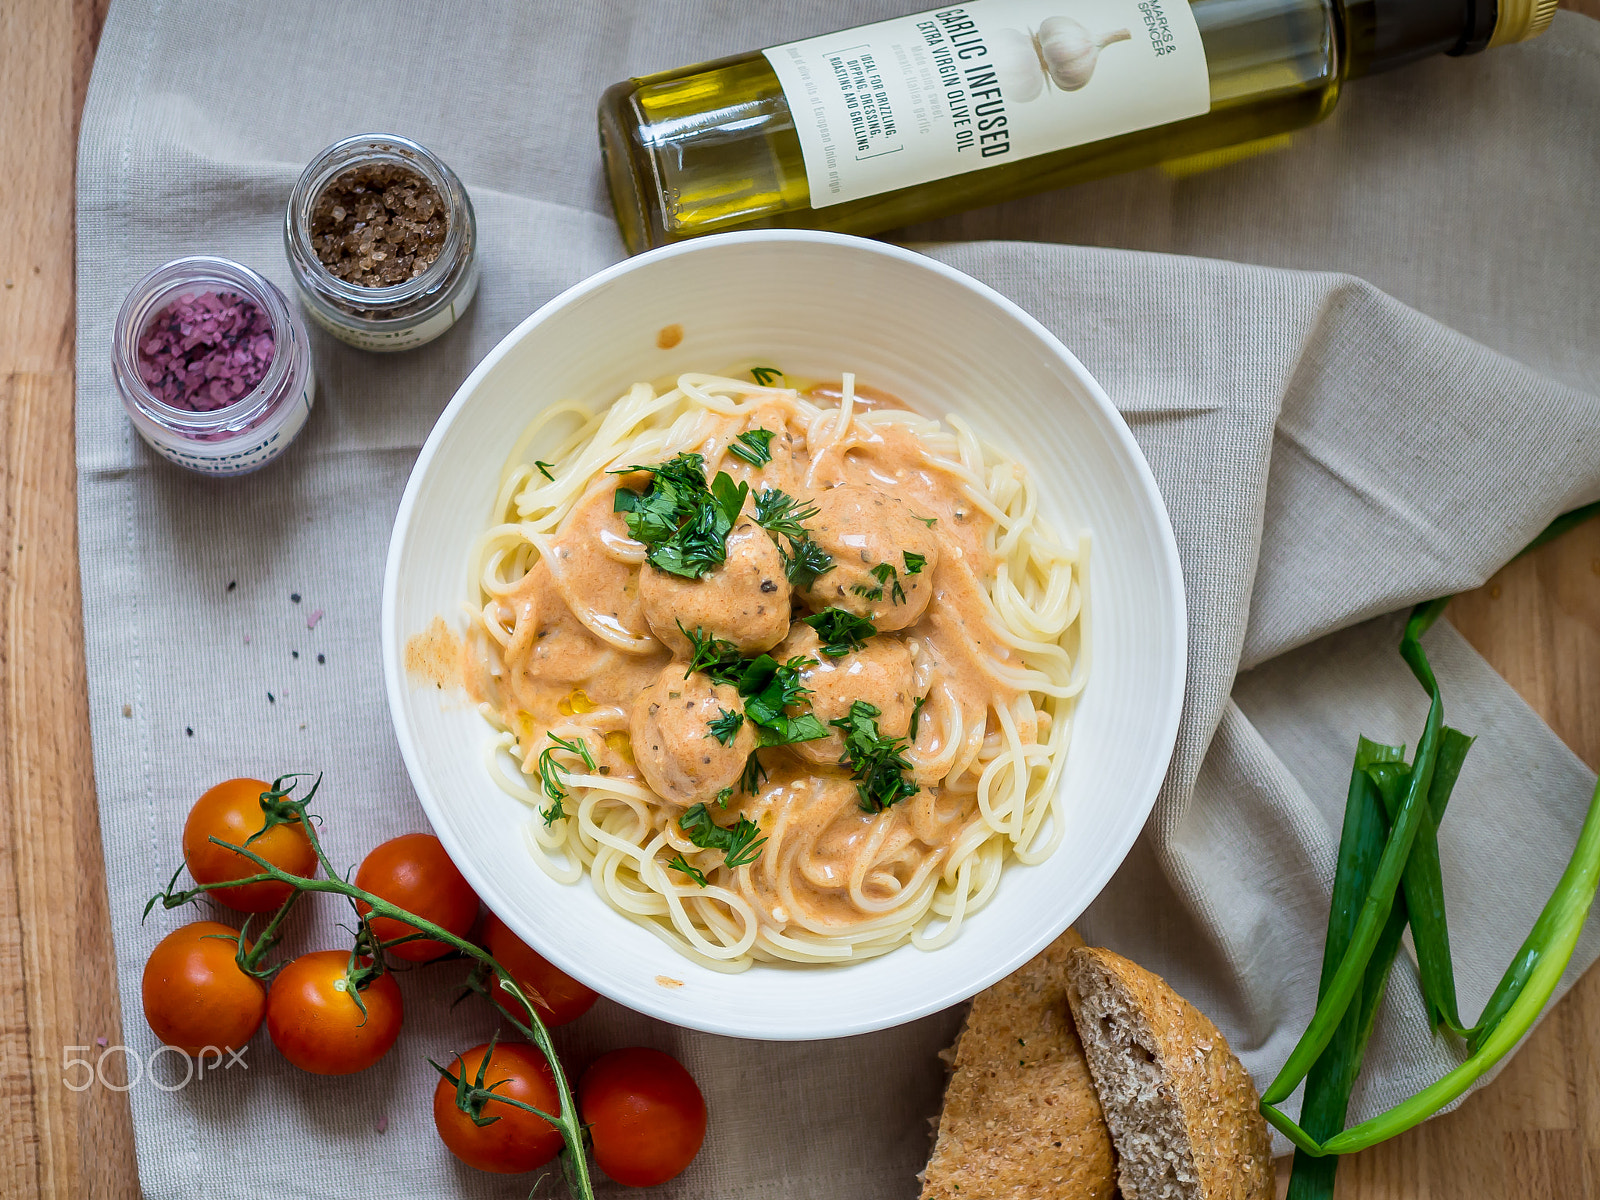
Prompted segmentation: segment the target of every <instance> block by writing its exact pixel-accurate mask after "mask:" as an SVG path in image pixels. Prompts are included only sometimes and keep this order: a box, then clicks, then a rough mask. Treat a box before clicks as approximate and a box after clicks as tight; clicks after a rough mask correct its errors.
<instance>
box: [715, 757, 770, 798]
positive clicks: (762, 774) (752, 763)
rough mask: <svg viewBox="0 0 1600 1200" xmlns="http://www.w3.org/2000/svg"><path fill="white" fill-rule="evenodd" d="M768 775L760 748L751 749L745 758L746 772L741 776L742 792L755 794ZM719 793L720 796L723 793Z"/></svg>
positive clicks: (740, 785)
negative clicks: (748, 755)
mask: <svg viewBox="0 0 1600 1200" xmlns="http://www.w3.org/2000/svg"><path fill="white" fill-rule="evenodd" d="M766 777H767V769H766V767H764V766H762V765H761V752H760V750H759V748H758V749H756V750H752V751H750V757H749V758H747V759H745V760H744V774H742V775H740V776H739V792H740V794H741V795H748V796H754V795H755V794H756V789H757V788H759V787H760V786H761V781H762V780H763V779H765V778H766ZM718 795H719V796H720V795H721V793H720V792H719V793H718Z"/></svg>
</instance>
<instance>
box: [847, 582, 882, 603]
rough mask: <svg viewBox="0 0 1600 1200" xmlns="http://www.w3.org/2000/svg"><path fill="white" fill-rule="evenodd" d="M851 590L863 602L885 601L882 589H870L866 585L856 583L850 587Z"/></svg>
mask: <svg viewBox="0 0 1600 1200" xmlns="http://www.w3.org/2000/svg"><path fill="white" fill-rule="evenodd" d="M850 590H851V591H852V592H854V593H855V594H856V595H858V596H860V597H861V598H862V599H863V600H873V601H877V600H882V599H883V589H882V588H881V587H868V586H867V585H866V584H864V583H856V584H852V585H851V586H850Z"/></svg>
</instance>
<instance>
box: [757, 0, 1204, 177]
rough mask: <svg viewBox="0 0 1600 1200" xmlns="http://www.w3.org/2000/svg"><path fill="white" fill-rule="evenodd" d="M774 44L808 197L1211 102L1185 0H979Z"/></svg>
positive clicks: (1105, 134) (1131, 125) (1080, 140)
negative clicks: (784, 43)
mask: <svg viewBox="0 0 1600 1200" xmlns="http://www.w3.org/2000/svg"><path fill="white" fill-rule="evenodd" d="M763 53H764V54H765V55H766V56H767V61H768V62H769V63H771V64H772V69H773V71H774V72H775V73H776V74H777V76H778V82H779V83H780V84H782V86H783V94H784V98H785V99H786V100H787V101H788V102H789V109H790V111H791V112H792V113H793V114H794V125H795V132H796V133H797V134H798V135H799V137H800V147H801V150H802V152H803V153H804V155H805V164H806V180H807V182H808V183H809V185H810V188H811V206H812V207H813V208H825V207H826V206H828V205H830V204H843V203H844V202H846V201H848V200H859V199H861V198H862V197H863V196H875V195H878V194H880V193H882V192H891V191H894V190H896V189H898V188H904V187H914V186H916V185H917V184H921V183H929V182H931V181H933V180H935V179H944V178H946V177H948V176H951V175H959V174H962V173H964V172H967V171H978V170H982V169H983V168H985V167H995V166H999V165H1001V164H1003V163H1010V162H1017V161H1019V160H1021V159H1025V158H1031V157H1033V156H1034V155H1036V154H1048V153H1050V152H1051V151H1053V150H1062V149H1065V148H1066V147H1068V146H1081V145H1084V144H1085V143H1088V142H1097V141H1100V140H1102V139H1104V138H1111V137H1116V136H1117V135H1118V134H1123V133H1131V132H1133V131H1134V130H1136V129H1149V128H1150V127H1152V126H1155V125H1165V124H1167V123H1168V122H1171V121H1180V120H1183V119H1184V118H1186V117H1196V116H1199V115H1201V114H1202V113H1204V112H1206V111H1208V110H1209V108H1210V107H1211V88H1210V82H1209V80H1208V77H1207V73H1206V53H1205V47H1204V45H1202V43H1201V41H1200V30H1199V28H1198V27H1197V26H1196V24H1195V19H1194V15H1193V13H1191V12H1190V10H1189V5H1188V3H1186V0H972V3H970V4H963V5H959V6H957V7H953V8H939V9H934V10H933V11H931V12H925V13H917V14H915V15H914V16H909V17H896V18H894V19H893V20H889V21H880V22H879V23H878V24H876V25H863V26H860V27H858V28H856V29H846V30H842V31H840V32H839V33H830V34H827V35H825V36H823V37H816V38H809V39H807V40H806V41H803V42H790V43H788V44H787V45H783V46H774V47H772V48H771V49H769V50H766V51H763Z"/></svg>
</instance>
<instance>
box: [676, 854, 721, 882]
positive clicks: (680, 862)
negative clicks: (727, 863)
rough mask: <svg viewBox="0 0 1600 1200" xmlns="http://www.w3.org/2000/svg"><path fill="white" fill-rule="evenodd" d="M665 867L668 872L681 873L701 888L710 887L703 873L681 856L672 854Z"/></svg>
mask: <svg viewBox="0 0 1600 1200" xmlns="http://www.w3.org/2000/svg"><path fill="white" fill-rule="evenodd" d="M667 867H668V869H669V870H673V871H682V872H683V873H684V874H685V875H687V876H688V877H689V878H690V879H692V880H694V881H695V882H696V883H697V884H699V885H700V886H701V887H708V886H710V880H708V879H707V878H706V877H705V872H703V871H702V870H700V868H699V867H696V866H692V865H691V864H690V862H689V860H688V859H686V858H684V856H683V855H681V854H674V855H673V856H672V857H671V858H669V859H667Z"/></svg>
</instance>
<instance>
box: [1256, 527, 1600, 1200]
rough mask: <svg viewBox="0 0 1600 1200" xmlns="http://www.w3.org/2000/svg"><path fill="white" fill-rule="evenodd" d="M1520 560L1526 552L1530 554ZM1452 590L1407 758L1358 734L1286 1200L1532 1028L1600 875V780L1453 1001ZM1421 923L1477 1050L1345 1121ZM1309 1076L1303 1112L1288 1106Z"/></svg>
mask: <svg viewBox="0 0 1600 1200" xmlns="http://www.w3.org/2000/svg"><path fill="white" fill-rule="evenodd" d="M1595 515H1600V504H1591V505H1589V506H1587V507H1586V508H1582V509H1578V510H1576V511H1575V512H1572V513H1568V514H1566V515H1565V516H1563V517H1560V518H1558V519H1557V520H1556V521H1554V522H1552V523H1551V524H1550V526H1549V527H1548V528H1546V530H1545V531H1544V532H1543V533H1541V534H1540V535H1539V537H1537V538H1535V539H1534V541H1533V542H1531V543H1530V544H1529V545H1528V547H1527V548H1526V549H1524V550H1523V552H1522V553H1523V554H1526V553H1528V551H1530V550H1533V549H1534V548H1536V547H1538V546H1541V545H1543V544H1544V543H1545V542H1547V541H1549V540H1551V539H1552V538H1554V537H1557V536H1559V535H1560V534H1561V533H1564V532H1565V531H1566V530H1568V529H1570V528H1572V527H1573V526H1575V525H1577V524H1579V523H1580V522H1581V521H1583V520H1585V519H1587V518H1588V517H1591V516H1595ZM1518 557H1521V555H1520V554H1519V555H1518ZM1449 601H1450V597H1448V596H1446V597H1442V598H1440V599H1437V600H1432V601H1429V602H1428V603H1426V604H1421V605H1418V606H1417V607H1416V608H1415V609H1414V610H1413V611H1412V614H1411V617H1410V619H1409V620H1408V621H1407V623H1406V629H1405V634H1404V636H1403V637H1402V638H1401V642H1400V654H1401V657H1402V658H1403V659H1404V660H1405V662H1406V664H1407V666H1408V667H1410V669H1411V672H1412V674H1413V676H1415V678H1416V679H1417V682H1418V683H1420V684H1421V685H1422V686H1423V688H1424V689H1426V690H1427V692H1428V695H1429V707H1428V718H1427V723H1426V725H1425V727H1424V731H1423V736H1422V739H1421V741H1420V742H1419V743H1418V746H1417V752H1416V755H1415V757H1414V758H1413V760H1412V761H1411V763H1410V764H1409V765H1407V764H1406V762H1405V760H1404V758H1405V756H1404V751H1403V750H1402V749H1401V748H1399V747H1395V746H1381V745H1378V744H1377V743H1374V742H1369V741H1368V740H1367V739H1365V738H1363V739H1361V741H1360V743H1359V744H1358V746H1357V751H1356V760H1355V766H1354V769H1353V770H1352V773H1351V782H1350V791H1349V795H1348V797H1347V800H1346V806H1345V820H1344V828H1343V831H1342V833H1341V837H1340V843H1339V858H1338V865H1337V868H1336V870H1335V875H1334V887H1333V897H1332V903H1331V905H1330V911H1329V916H1328V936H1327V942H1326V945H1325V948H1324V954H1323V965H1322V977H1321V981H1320V986H1319V989H1318V995H1317V1008H1316V1012H1315V1013H1314V1015H1313V1016H1312V1020H1311V1023H1310V1025H1309V1026H1308V1028H1307V1030H1306V1032H1305V1034H1304V1035H1303V1036H1302V1038H1301V1039H1300V1042H1299V1044H1297V1045H1296V1046H1295V1048H1294V1050H1293V1051H1292V1052H1291V1054H1290V1056H1289V1061H1288V1062H1287V1063H1285V1065H1284V1069H1283V1070H1282V1071H1281V1072H1280V1073H1279V1075H1278V1077H1277V1078H1276V1079H1275V1080H1273V1082H1272V1084H1271V1085H1270V1086H1269V1087H1268V1088H1267V1090H1266V1092H1265V1094H1264V1095H1263V1096H1262V1101H1261V1110H1262V1112H1263V1114H1265V1116H1266V1117H1267V1119H1268V1120H1269V1121H1270V1122H1271V1123H1272V1124H1273V1125H1274V1126H1275V1127H1277V1128H1278V1129H1279V1130H1281V1131H1282V1132H1283V1133H1284V1134H1285V1135H1287V1136H1288V1138H1289V1140H1290V1141H1291V1142H1293V1143H1294V1145H1295V1147H1296V1154H1295V1165H1294V1174H1293V1177H1292V1178H1291V1180H1290V1184H1289V1193H1288V1200H1329V1198H1331V1197H1332V1195H1333V1180H1334V1172H1335V1169H1336V1166H1337V1162H1338V1159H1337V1157H1336V1156H1337V1155H1341V1154H1350V1153H1353V1152H1355V1151H1358V1150H1364V1149H1366V1148H1367V1147H1369V1146H1373V1145H1376V1144H1377V1143H1378V1142H1381V1141H1385V1140H1386V1139H1388V1138H1391V1137H1394V1136H1395V1135H1397V1134H1399V1133H1402V1132H1404V1131H1405V1130H1407V1129H1410V1128H1412V1127H1413V1126H1415V1125H1418V1124H1420V1123H1421V1122H1423V1121H1425V1120H1426V1119H1427V1118H1428V1117H1430V1116H1432V1115H1433V1114H1434V1113H1435V1112H1437V1111H1438V1110H1439V1109H1440V1108H1441V1107H1443V1106H1444V1105H1446V1104H1448V1103H1450V1102H1451V1101H1452V1100H1455V1099H1456V1098H1457V1097H1459V1096H1461V1095H1462V1094H1463V1093H1465V1092H1466V1090H1467V1089H1468V1088H1469V1087H1471V1086H1472V1084H1473V1083H1474V1082H1476V1081H1477V1080H1478V1079H1479V1078H1481V1077H1482V1076H1483V1075H1484V1073H1485V1072H1487V1071H1488V1070H1490V1069H1491V1068H1492V1067H1493V1066H1494V1065H1495V1064H1496V1063H1497V1062H1498V1061H1499V1060H1500V1059H1501V1058H1503V1057H1504V1056H1505V1055H1506V1054H1507V1053H1508V1052H1509V1051H1510V1050H1511V1049H1512V1047H1514V1046H1515V1045H1516V1044H1517V1043H1518V1042H1519V1041H1520V1040H1521V1039H1522V1038H1523V1036H1525V1035H1526V1034H1527V1032H1528V1030H1529V1029H1530V1028H1532V1026H1533V1023H1534V1021H1535V1020H1537V1019H1538V1016H1539V1013H1540V1012H1541V1011H1542V1010H1543V1008H1544V1006H1545V1005H1546V1004H1547V1003H1548V1002H1549V1000H1550V997H1551V996H1552V995H1553V994H1554V992H1555V988H1556V985H1557V983H1558V982H1559V981H1560V979H1561V975H1562V973H1563V972H1564V971H1565V969H1566V966H1567V963H1568V962H1569V961H1570V960H1571V957H1572V952H1573V949H1574V947H1575V946H1576V944H1577V940H1578V935H1579V933H1580V932H1581V931H1582V929H1583V925H1584V922H1585V920H1586V919H1587V916H1588V913H1589V909H1590V907H1591V906H1592V905H1593V903H1594V898H1595V892H1596V886H1597V884H1600V785H1597V786H1596V788H1595V792H1594V795H1593V796H1592V797H1591V799H1590V802H1589V808H1588V812H1587V813H1586V814H1585V817H1584V822H1583V828H1582V830H1581V832H1580V833H1579V836H1578V843H1577V846H1576V847H1575V848H1574V850H1573V854H1572V858H1571V860H1570V861H1569V862H1568V863H1567V867H1566V870H1565V871H1564V872H1563V874H1562V876H1561V879H1560V882H1559V883H1558V884H1557V885H1556V889H1555V891H1554V893H1553V894H1552V895H1551V897H1550V900H1549V902H1548V903H1546V905H1545V907H1544V910H1543V911H1542V912H1541V913H1540V915H1539V919H1538V920H1537V921H1536V922H1535V923H1534V926H1533V929H1532V930H1531V931H1530V932H1529V934H1528V937H1527V939H1526V940H1525V941H1524V942H1523V944H1522V947H1521V949H1520V950H1518V952H1517V954H1516V956H1515V957H1514V958H1513V959H1512V960H1511V963H1510V965H1509V966H1508V967H1507V968H1506V971H1505V974H1504V976H1503V977H1502V978H1501V980H1500V983H1499V985H1498V986H1497V987H1496V988H1495V990H1494V993H1493V994H1492V995H1491V996H1490V998H1489V1001H1488V1003H1487V1004H1486V1005H1485V1006H1484V1010H1483V1013H1482V1015H1481V1016H1480V1017H1479V1019H1478V1022H1477V1024H1475V1025H1473V1026H1471V1027H1465V1026H1463V1024H1462V1021H1461V1018H1460V1015H1459V1013H1458V1011H1457V1005H1456V988H1455V975H1454V970H1453V967H1452V963H1451V955H1450V940H1449V931H1448V926H1447V924H1446V920H1445V910H1444V887H1443V876H1442V871H1441V869H1440V863H1439V847H1438V828H1439V823H1440V821H1441V820H1442V819H1443V817H1444V811H1445V806H1446V805H1447V803H1448V802H1449V798H1450V792H1451V790H1452V788H1453V787H1454V785H1455V781H1456V777H1457V776H1458V775H1459V773H1460V771H1461V766H1462V763H1463V761H1464V759H1465V757H1466V754H1467V751H1468V749H1469V748H1470V747H1471V745H1472V739H1471V738H1469V737H1467V736H1466V735H1465V734H1463V733H1460V732H1458V731H1457V730H1454V729H1450V728H1448V727H1446V726H1444V724H1443V703H1442V698H1441V696H1440V693H1439V686H1438V682H1437V680H1436V679H1435V677H1434V674H1433V669H1432V666H1431V664H1430V663H1429V662H1428V658H1427V654H1426V653H1425V652H1424V651H1423V649H1422V644H1421V638H1422V635H1423V634H1424V633H1425V632H1426V631H1427V630H1428V628H1429V627H1430V626H1431V625H1432V624H1433V622H1434V621H1435V620H1436V619H1437V618H1438V617H1439V615H1440V614H1441V613H1442V612H1443V611H1444V609H1445V606H1446V605H1447V604H1448V603H1449ZM1408 924H1409V925H1410V927H1411V933H1412V940H1413V943H1414V945H1415V948H1416V953H1417V963H1418V974H1419V977H1420V980H1421V984H1422V992H1423V999H1424V1003H1425V1004H1426V1006H1427V1011H1428V1019H1429V1022H1430V1024H1431V1025H1432V1027H1433V1028H1434V1030H1435V1032H1437V1031H1438V1030H1440V1029H1444V1030H1446V1031H1448V1032H1449V1033H1450V1034H1452V1035H1454V1036H1456V1037H1459V1038H1461V1039H1463V1041H1464V1042H1465V1045H1466V1050H1467V1058H1466V1061H1464V1062H1463V1063H1461V1064H1460V1065H1459V1066H1457V1067H1456V1068H1455V1069H1454V1070H1452V1071H1450V1072H1448V1073H1447V1074H1446V1075H1445V1076H1444V1077H1443V1078H1442V1079H1440V1080H1439V1081H1438V1082H1436V1083H1434V1084H1432V1085H1430V1086H1429V1087H1427V1088H1424V1089H1423V1090H1422V1091H1420V1092H1418V1093H1417V1094H1416V1095H1415V1096H1412V1097H1410V1098H1409V1099H1407V1100H1404V1101H1401V1102H1400V1103H1399V1104H1396V1105H1395V1106H1393V1107H1392V1108H1390V1109H1388V1110H1387V1111H1385V1112H1383V1113H1380V1114H1379V1115H1378V1116H1376V1117H1373V1118H1372V1119H1370V1120H1368V1121H1363V1122H1362V1123H1360V1124H1358V1125H1356V1126H1354V1127H1353V1128H1350V1129H1346V1130H1344V1131H1342V1132H1341V1131H1340V1126H1342V1125H1343V1123H1344V1119H1345V1111H1346V1108H1347V1107H1348V1104H1349V1099H1350V1093H1351V1090H1352V1088H1353V1086H1354V1084H1355V1079H1356V1075H1357V1073H1358V1071H1359V1070H1360V1064H1361V1058H1362V1055H1363V1053H1364V1051H1365V1048H1366V1043H1367V1040H1368V1038H1369V1037H1370V1035H1371V1032H1372V1026H1373V1021H1374V1019H1375V1018H1376V1014H1377V1008H1378V1004H1379V1002H1380V1001H1381V1000H1382V997H1383V992H1384V987H1385V984H1386V981H1387V979H1388V975H1389V970H1390V968H1391V966H1392V964H1393V962H1394V958H1395V955H1396V953H1397V951H1398V949H1399V943H1400V937H1401V934H1402V933H1403V932H1404V929H1405V927H1406V926H1407V925H1408ZM1302 1079H1304V1080H1305V1082H1306V1089H1305V1099H1304V1101H1303V1103H1302V1105H1301V1114H1300V1121H1299V1122H1298V1123H1297V1122H1295V1121H1294V1120H1292V1119H1291V1118H1290V1117H1288V1116H1287V1114H1285V1113H1284V1112H1282V1111H1281V1110H1280V1109H1279V1108H1278V1107H1277V1106H1278V1103H1279V1102H1281V1101H1282V1100H1284V1099H1286V1098H1287V1097H1288V1095H1289V1094H1290V1093H1291V1092H1292V1091H1293V1090H1294V1088H1295V1086H1296V1085H1297V1084H1298V1083H1299V1082H1300V1081H1301V1080H1302Z"/></svg>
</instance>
